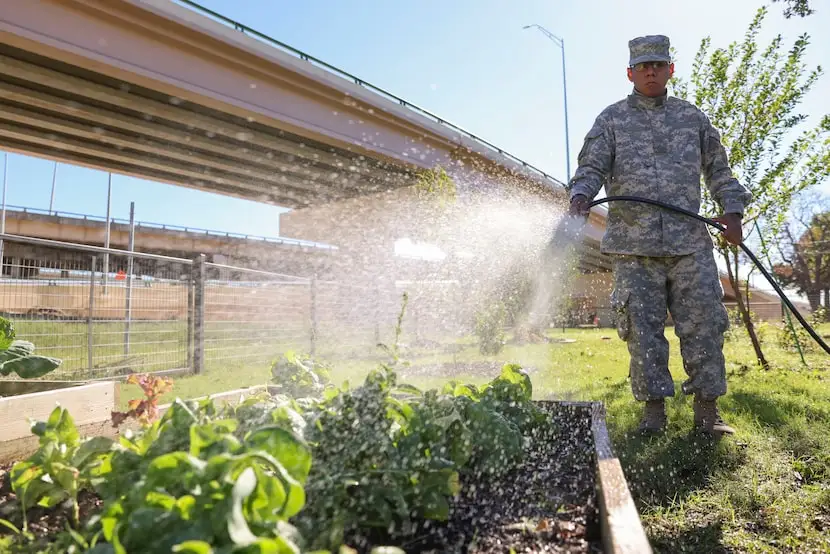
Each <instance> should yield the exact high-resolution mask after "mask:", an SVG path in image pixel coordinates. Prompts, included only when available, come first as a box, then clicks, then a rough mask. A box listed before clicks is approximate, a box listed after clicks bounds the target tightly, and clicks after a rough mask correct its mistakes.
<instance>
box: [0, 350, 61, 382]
mask: <svg viewBox="0 0 830 554" xmlns="http://www.w3.org/2000/svg"><path fill="white" fill-rule="evenodd" d="M7 352H8V351H7ZM61 363H62V362H61V360H58V359H57V358H48V357H46V356H27V357H25V358H17V359H13V360H10V361H7V362H5V363H3V364H2V365H0V373H2V374H3V375H9V374H10V373H12V372H14V373H16V374H17V375H18V376H20V378H21V379H37V378H39V377H43V376H44V375H46V374H47V373H50V372H52V371H54V370H55V369H57V368H58V367H60V365H61Z"/></svg>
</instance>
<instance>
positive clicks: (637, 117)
mask: <svg viewBox="0 0 830 554" xmlns="http://www.w3.org/2000/svg"><path fill="white" fill-rule="evenodd" d="M578 161H579V167H578V168H577V170H576V173H575V174H574V176H573V178H572V179H571V181H570V183H569V184H568V188H569V190H570V197H571V198H573V197H574V196H576V195H577V194H584V195H585V196H587V197H588V199H589V200H593V199H594V197H595V196H596V195H597V194H598V193H599V190H600V188H602V187H603V186H605V192H606V194H607V195H608V196H618V195H632V196H642V197H645V198H651V199H654V200H659V201H662V202H666V203H668V204H672V205H675V206H678V207H680V208H684V209H686V210H690V211H692V212H694V213H698V212H699V210H700V203H701V192H702V189H701V174H702V175H703V178H704V180H705V183H706V186H707V187H708V189H709V192H710V194H711V196H712V198H713V199H714V200H715V201H716V202H717V203H718V204H719V205H720V207H721V209H722V210H723V212H724V213H739V214H743V212H744V208H745V207H746V205H747V204H748V203H749V202H750V200H751V199H752V195H751V194H750V192H749V190H748V189H746V188H745V187H744V186H743V185H741V184H740V183H739V182H738V181H737V179H735V177H734V176H733V175H732V171H731V169H730V167H729V162H728V160H727V155H726V150H725V149H724V147H723V145H722V144H721V140H720V134H719V133H718V131H717V130H716V129H715V128H714V127H713V126H712V124H711V122H710V121H709V118H708V117H706V115H705V114H704V113H703V112H702V111H701V110H699V109H698V108H697V107H695V106H694V105H693V104H691V103H689V102H686V101H685V100H681V99H679V98H675V97H670V96H668V95H664V96H661V97H658V98H649V97H646V96H644V95H642V94H640V93H638V92H637V91H633V92H632V94H631V95H630V96H628V98H626V99H625V100H621V101H619V102H616V103H615V104H612V105H610V106H608V107H607V108H606V109H605V110H603V111H602V113H600V114H599V116H597V118H596V120H595V122H594V125H593V127H591V129H590V130H589V131H588V134H587V135H586V137H585V141H584V143H583V145H582V149H581V150H580V152H579V158H578ZM607 206H608V221H607V224H606V231H605V236H604V237H603V239H602V245H601V250H602V252H604V253H608V254H631V255H637V256H678V255H684V254H690V253H692V252H695V251H697V250H701V249H703V248H712V238H711V236H710V235H709V230H708V227H707V225H706V224H705V223H703V222H701V221H698V220H696V219H693V218H691V217H689V216H687V215H684V214H680V213H677V212H670V211H668V210H665V209H663V208H660V207H658V206H651V205H648V204H642V203H634V202H611V203H609V204H607Z"/></svg>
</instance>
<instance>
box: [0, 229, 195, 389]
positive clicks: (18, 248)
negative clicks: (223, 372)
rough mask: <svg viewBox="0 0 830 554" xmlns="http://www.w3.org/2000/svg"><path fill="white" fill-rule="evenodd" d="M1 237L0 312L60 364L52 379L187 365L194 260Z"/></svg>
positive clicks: (23, 336)
mask: <svg viewBox="0 0 830 554" xmlns="http://www.w3.org/2000/svg"><path fill="white" fill-rule="evenodd" d="M2 237H3V240H2V241H0V243H2V249H3V266H2V278H0V314H2V315H3V316H4V317H6V318H8V319H10V320H11V321H12V322H13V323H14V326H15V331H16V335H17V338H19V339H23V340H29V341H31V342H32V343H34V344H35V346H36V352H37V353H39V354H42V355H44V356H51V357H55V358H60V359H61V360H62V361H63V363H62V365H61V367H60V368H59V369H58V371H57V372H55V373H54V374H52V375H50V377H54V378H71V379H74V378H82V379H96V378H110V377H113V376H118V375H124V374H128V373H132V372H136V371H142V372H143V371H162V370H178V369H186V368H188V367H192V360H191V357H192V349H191V348H190V346H191V344H190V343H191V331H190V330H191V329H192V321H193V314H192V311H193V310H192V294H193V288H194V287H193V267H192V266H193V265H194V264H193V261H191V260H183V259H178V258H170V257H165V256H157V255H150V254H141V253H133V254H129V253H127V252H124V251H120V250H115V249H105V248H97V247H94V246H85V245H70V244H66V243H60V242H55V241H49V240H43V239H34V238H24V237H13V236H10V235H3V236H2ZM46 249H48V250H49V251H50V252H51V254H52V255H51V256H44V255H43V252H44V251H46Z"/></svg>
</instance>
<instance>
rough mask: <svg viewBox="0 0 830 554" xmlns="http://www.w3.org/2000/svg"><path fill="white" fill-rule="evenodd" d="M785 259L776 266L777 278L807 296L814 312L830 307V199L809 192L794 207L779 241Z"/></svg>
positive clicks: (779, 247) (780, 251) (781, 257)
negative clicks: (828, 292)
mask: <svg viewBox="0 0 830 554" xmlns="http://www.w3.org/2000/svg"><path fill="white" fill-rule="evenodd" d="M777 247H778V252H779V257H780V259H781V260H782V263H779V264H776V265H775V267H774V268H773V269H774V272H775V276H776V277H777V278H778V281H779V282H780V283H781V284H782V285H784V286H789V287H794V288H795V289H796V290H797V291H798V292H799V293H801V294H804V295H806V296H807V300H808V301H809V302H810V307H811V308H812V309H813V312H816V313H817V312H819V311H820V309H821V307H822V304H821V296H822V292H824V293H825V294H824V308H825V311H826V309H827V308H830V295H828V294H827V291H828V290H830V202H828V201H827V199H826V198H824V199H823V198H820V197H818V195H808V196H806V197H805V198H803V199H802V201H801V202H799V204H798V206H797V207H796V208H795V209H794V210H793V221H791V222H788V223H787V224H786V225H784V226H783V228H782V230H781V236H780V238H779V240H778V241H777Z"/></svg>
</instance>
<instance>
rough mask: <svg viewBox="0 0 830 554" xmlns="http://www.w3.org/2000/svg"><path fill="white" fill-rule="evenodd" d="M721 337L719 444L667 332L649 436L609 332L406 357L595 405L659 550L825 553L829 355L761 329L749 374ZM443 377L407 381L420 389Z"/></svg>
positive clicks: (361, 368)
mask: <svg viewBox="0 0 830 554" xmlns="http://www.w3.org/2000/svg"><path fill="white" fill-rule="evenodd" d="M822 330H823V331H825V332H827V331H830V328H824V329H822ZM731 335H732V338H730V340H729V341H728V342H727V345H726V357H727V373H728V380H729V392H728V394H727V395H726V396H725V397H724V398H722V399H721V404H720V405H721V411H722V413H723V416H724V418H725V419H726V420H727V421H728V422H729V423H730V424H732V425H733V426H735V427H736V429H737V434H736V435H735V436H733V437H726V438H724V439H723V440H721V441H711V440H706V439H703V438H701V437H697V436H695V435H694V434H692V433H691V432H690V431H691V427H692V410H691V399H690V398H685V397H684V396H682V395H681V394H680V392H679V386H680V383H681V382H682V381H683V380H684V373H683V369H682V362H681V359H680V356H679V345H678V342H677V339H676V338H675V336H674V332H673V330H672V329H671V328H669V329H667V330H666V336H667V337H668V339H669V341H670V343H671V348H672V351H671V361H670V364H671V370H672V373H673V375H674V377H675V383H676V390H678V393H677V394H676V396H675V397H674V398H673V399H671V401H670V402H669V418H670V427H669V430H668V432H667V433H666V434H664V435H662V436H659V437H653V438H641V437H638V436H636V435H635V434H634V433H633V430H634V428H635V427H636V425H637V422H638V418H639V415H640V410H641V409H642V406H641V405H640V404H639V403H637V402H635V401H634V400H633V398H632V396H631V390H630V385H629V382H628V379H627V375H628V352H627V350H626V348H625V344H624V343H622V342H621V341H620V340H618V338H617V336H616V334H615V332H614V331H613V330H608V329H592V330H569V331H567V332H565V333H562V332H561V331H552V332H551V336H552V337H556V338H559V337H566V338H570V339H575V342H573V343H569V344H560V343H552V344H544V345H529V346H516V345H508V346H507V347H506V348H505V349H504V350H503V351H502V353H500V354H499V355H497V356H482V355H481V354H479V353H478V351H477V349H476V347H475V345H474V343H473V342H472V341H469V340H468V341H466V342H463V343H460V346H459V347H458V351H456V352H455V353H449V352H442V353H434V354H430V353H429V352H427V351H420V352H418V351H415V352H411V353H410V355H409V356H408V358H409V359H411V360H412V362H413V364H416V365H418V364H427V363H436V362H444V363H449V362H453V361H455V362H457V363H460V364H463V363H469V362H476V361H488V360H489V361H498V362H517V363H521V364H523V365H524V366H525V367H528V368H532V370H533V371H532V374H531V377H532V380H533V383H534V391H535V396H537V397H538V398H540V399H542V398H547V399H574V400H601V401H603V402H604V403H605V404H606V408H607V413H608V424H609V429H610V431H611V434H612V440H613V443H614V447H615V451H616V452H617V455H618V456H619V457H620V459H621V461H622V464H623V468H624V470H625V472H626V476H627V479H628V481H629V484H630V486H631V489H632V493H633V494H634V497H635V499H636V501H637V504H638V508H639V510H640V513H641V515H642V518H643V522H644V524H645V526H646V529H647V532H648V534H649V537H650V539H651V541H652V544H653V545H654V547H655V550H656V551H658V552H706V553H710V552H782V551H783V552H799V553H802V552H830V356H828V355H827V354H825V353H824V352H823V351H822V350H820V349H819V348H818V347H816V348H815V349H814V352H812V353H808V354H807V362H808V366H809V367H807V368H805V367H804V366H803V365H802V364H801V361H800V359H799V356H798V354H797V353H794V352H789V351H785V350H782V349H781V348H780V347H779V346H778V344H777V341H776V340H775V332H774V330H772V329H770V328H763V329H762V338H763V339H764V340H765V346H764V348H765V353H766V354H767V356H768V358H769V359H770V361H771V362H772V365H773V368H772V369H770V370H769V371H764V370H761V369H759V368H757V367H756V366H755V363H754V356H753V355H752V349H751V347H750V345H749V341H748V340H747V339H746V338H745V333H744V332H743V330H741V329H735V330H734V331H733V332H732V333H731ZM369 350H370V351H371V350H373V349H369ZM379 360H380V358H366V359H350V360H346V361H343V362H340V363H336V364H335V369H336V371H335V374H334V377H335V380H336V381H343V380H346V379H349V380H352V381H353V382H354V381H357V380H359V379H360V377H361V375H363V374H364V373H365V371H366V370H367V369H368V368H370V367H373V366H374V365H375V364H376V363H377V362H378V361H379ZM269 377H270V375H269V364H267V363H262V364H250V363H244V362H240V363H238V364H234V363H228V364H218V363H217V364H212V366H209V367H208V369H207V371H206V373H205V374H204V375H199V376H194V377H187V378H182V379H179V380H177V381H176V383H175V388H174V391H173V392H172V393H170V394H169V395H168V396H167V400H169V399H172V398H173V397H174V396H176V395H179V396H182V397H194V396H200V395H204V394H210V393H213V392H219V391H223V390H229V389H233V388H240V387H246V386H251V385H256V384H263V383H265V382H267V380H268V379H269ZM488 377H490V376H486V375H485V376H482V375H479V376H472V375H471V376H469V378H468V377H467V376H462V377H460V378H461V379H463V380H467V381H484V380H486V379H487V378H488ZM445 380H446V378H442V377H440V376H439V377H419V378H413V379H407V381H408V382H412V383H413V384H416V385H419V386H422V387H425V386H436V385H439V384H440V383H441V382H442V381H445ZM137 395H138V391H137V390H136V388H135V387H132V386H129V385H124V386H123V392H122V402H126V400H127V399H129V398H133V397H136V396H137Z"/></svg>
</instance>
